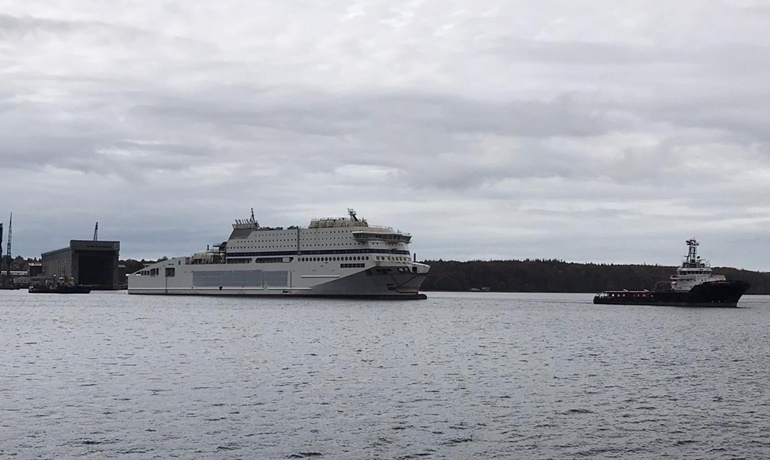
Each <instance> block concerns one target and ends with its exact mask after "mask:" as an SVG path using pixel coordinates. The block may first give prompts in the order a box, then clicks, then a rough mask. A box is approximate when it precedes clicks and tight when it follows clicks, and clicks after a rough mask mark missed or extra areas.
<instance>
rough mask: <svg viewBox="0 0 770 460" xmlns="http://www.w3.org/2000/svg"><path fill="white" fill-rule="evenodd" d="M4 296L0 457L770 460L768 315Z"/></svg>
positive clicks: (551, 301)
mask: <svg viewBox="0 0 770 460" xmlns="http://www.w3.org/2000/svg"><path fill="white" fill-rule="evenodd" d="M740 305H741V307H742V308H738V309H691V308H670V307H643V306H635V307H619V306H594V305H592V304H591V296H590V295H566V294H494V293H473V294H471V293H467V294H466V293H461V294H457V293H429V299H428V300H425V301H418V302H376V301H375V302H361V301H338V300H299V299H222V298H195V297H144V296H140V297H137V296H129V295H127V294H125V293H124V292H111V293H102V292H94V293H91V294H89V295H70V296H66V295H59V296H57V295H43V294H28V293H26V292H12V291H0V343H1V344H2V349H1V350H2V355H1V356H0V457H2V458H19V459H28V458H29V459H38V458H39V459H62V458H76V457H77V458H98V459H101V458H131V459H135V458H136V459H144V458H161V459H165V458H184V459H195V458H202V459H208V458H216V459H238V458H243V459H263V458H264V459H286V458H317V459H417V458H425V459H466V458H506V459H507V458H523V459H549V458H551V459H564V458H587V459H604V458H624V459H625V458H642V459H645V458H649V459H659V458H671V459H738V458H746V459H759V458H770V393H768V384H769V383H770V382H769V381H768V380H769V378H770V299H768V298H765V297H753V296H748V297H744V299H743V300H742V301H741V303H740Z"/></svg>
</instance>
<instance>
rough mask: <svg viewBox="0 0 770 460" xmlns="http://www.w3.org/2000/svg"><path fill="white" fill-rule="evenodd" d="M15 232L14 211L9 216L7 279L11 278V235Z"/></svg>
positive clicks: (6, 255) (6, 254)
mask: <svg viewBox="0 0 770 460" xmlns="http://www.w3.org/2000/svg"><path fill="white" fill-rule="evenodd" d="M12 234H13V213H11V217H9V218H8V250H6V251H5V257H6V258H7V259H8V265H6V266H5V269H6V271H5V275H6V279H7V280H9V281H10V280H11V235H12Z"/></svg>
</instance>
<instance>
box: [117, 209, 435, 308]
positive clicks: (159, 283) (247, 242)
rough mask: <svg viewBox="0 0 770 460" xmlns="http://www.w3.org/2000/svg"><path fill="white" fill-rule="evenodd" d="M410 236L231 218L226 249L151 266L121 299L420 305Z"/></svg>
mask: <svg viewBox="0 0 770 460" xmlns="http://www.w3.org/2000/svg"><path fill="white" fill-rule="evenodd" d="M410 241H411V235H409V234H408V233H404V232H401V231H397V230H394V229H392V228H390V227H385V226H375V225H369V223H368V222H367V221H366V220H365V219H361V218H359V217H358V215H357V214H356V212H355V211H354V210H353V209H348V216H347V217H333V218H320V219H312V220H311V222H310V224H309V225H308V226H307V227H297V226H292V227H288V228H282V227H278V228H272V227H261V226H260V225H259V223H258V222H257V221H256V219H255V218H254V213H253V210H252V215H251V217H250V218H248V219H238V220H236V221H235V223H234V224H233V230H232V232H231V234H230V237H229V238H228V240H227V241H226V242H223V243H220V244H216V245H214V246H213V248H209V249H207V250H206V251H201V252H198V253H196V254H193V255H192V256H189V257H176V258H173V259H168V260H164V261H160V262H157V263H155V264H152V265H150V266H147V267H145V268H144V269H142V270H140V271H138V272H137V273H134V274H132V275H130V276H129V282H128V292H129V294H202V295H294V296H321V297H369V298H404V299H407V298H425V296H424V295H423V294H420V293H419V288H420V286H421V284H422V282H423V280H424V279H425V276H426V275H427V273H428V270H429V268H430V267H428V266H427V265H425V264H421V263H417V262H415V261H413V260H412V256H411V253H410V252H409V246H408V245H409V242H410Z"/></svg>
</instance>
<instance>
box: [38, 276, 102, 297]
mask: <svg viewBox="0 0 770 460" xmlns="http://www.w3.org/2000/svg"><path fill="white" fill-rule="evenodd" d="M29 292H31V293H34V294H88V293H89V292H91V288H90V287H88V286H83V285H82V284H75V281H74V280H73V279H72V277H71V276H60V277H59V279H58V280H48V281H47V282H45V283H38V284H34V285H32V286H30V287H29Z"/></svg>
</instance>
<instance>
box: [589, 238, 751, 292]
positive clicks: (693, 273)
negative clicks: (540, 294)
mask: <svg viewBox="0 0 770 460" xmlns="http://www.w3.org/2000/svg"><path fill="white" fill-rule="evenodd" d="M698 245H699V243H698V242H697V241H696V240H695V239H690V240H687V246H688V251H687V255H686V256H685V258H684V262H683V263H682V266H681V267H679V268H677V270H676V275H671V277H670V279H669V281H659V282H658V283H656V284H655V288H654V289H653V290H651V291H650V290H647V289H644V290H641V291H629V290H626V289H624V290H622V291H604V292H600V293H598V294H596V296H595V297H594V303H595V304H611V305H670V306H682V307H737V306H738V301H739V300H740V298H741V296H743V294H744V293H745V292H746V291H747V290H748V289H749V287H750V285H749V283H747V282H746V281H739V280H728V279H726V278H725V276H724V275H714V274H712V273H711V267H710V266H709V264H708V262H706V261H705V260H701V258H700V257H698V254H697V248H698Z"/></svg>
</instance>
